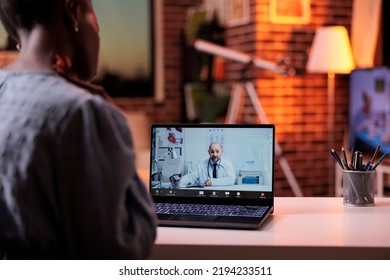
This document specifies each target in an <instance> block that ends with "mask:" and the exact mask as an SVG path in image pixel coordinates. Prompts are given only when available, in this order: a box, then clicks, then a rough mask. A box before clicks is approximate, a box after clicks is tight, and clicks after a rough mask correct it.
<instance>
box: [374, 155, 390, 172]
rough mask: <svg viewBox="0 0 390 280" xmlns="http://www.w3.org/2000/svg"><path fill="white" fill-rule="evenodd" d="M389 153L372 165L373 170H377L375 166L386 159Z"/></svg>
mask: <svg viewBox="0 0 390 280" xmlns="http://www.w3.org/2000/svg"><path fill="white" fill-rule="evenodd" d="M388 155H389V154H388V153H384V154H383V155H382V156H381V158H380V159H379V160H378V161H377V163H375V164H374V166H373V167H372V170H375V168H377V166H378V165H379V164H380V163H381V162H382V160H384V159H385V158H386V157H387V156H388Z"/></svg>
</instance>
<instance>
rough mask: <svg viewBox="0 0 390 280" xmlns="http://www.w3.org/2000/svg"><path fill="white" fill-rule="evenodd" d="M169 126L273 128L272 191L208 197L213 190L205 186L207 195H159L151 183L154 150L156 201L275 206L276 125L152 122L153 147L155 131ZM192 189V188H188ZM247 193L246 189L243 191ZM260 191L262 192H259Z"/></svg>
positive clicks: (151, 191)
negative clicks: (246, 196)
mask: <svg viewBox="0 0 390 280" xmlns="http://www.w3.org/2000/svg"><path fill="white" fill-rule="evenodd" d="M168 127H181V128H205V129H207V128H271V129H272V132H273V141H272V142H273V143H272V155H273V158H272V174H271V175H272V176H271V177H272V178H271V191H270V192H263V193H265V194H266V195H265V196H264V197H258V198H245V195H244V196H243V197H241V198H240V197H229V198H227V197H208V196H207V193H208V192H212V191H213V190H212V189H211V190H207V188H204V189H202V190H204V191H205V194H206V195H205V197H186V196H159V195H155V194H154V192H153V189H152V185H151V173H152V164H153V163H152V160H153V159H152V150H151V152H150V170H149V181H148V182H149V191H150V195H151V197H152V199H153V201H154V202H165V203H203V204H230V205H242V204H245V205H269V206H273V203H274V191H275V190H274V173H275V172H274V170H275V125H273V124H178V123H171V124H152V126H151V131H150V132H151V133H150V135H151V137H150V147H151V149H152V147H153V143H152V142H153V141H154V137H153V131H154V129H156V128H168ZM186 191H191V190H186ZM243 193H245V191H243ZM259 193H260V192H259Z"/></svg>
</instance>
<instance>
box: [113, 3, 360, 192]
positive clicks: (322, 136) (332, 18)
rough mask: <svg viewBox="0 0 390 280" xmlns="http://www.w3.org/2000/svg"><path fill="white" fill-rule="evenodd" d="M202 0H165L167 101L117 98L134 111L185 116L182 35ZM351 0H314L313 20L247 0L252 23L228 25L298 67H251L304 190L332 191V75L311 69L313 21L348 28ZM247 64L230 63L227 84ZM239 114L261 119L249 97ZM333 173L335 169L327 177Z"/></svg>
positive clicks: (342, 95)
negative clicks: (282, 70) (283, 19)
mask: <svg viewBox="0 0 390 280" xmlns="http://www.w3.org/2000/svg"><path fill="white" fill-rule="evenodd" d="M201 2H202V1H201V0H180V1H176V0H164V27H165V28H164V40H165V41H164V55H165V77H164V80H165V101H164V102H163V103H162V104H156V103H155V102H154V100H153V99H152V98H144V99H143V98H134V99H131V100H125V101H123V100H122V101H120V102H118V104H120V106H121V107H123V108H124V109H126V110H131V111H145V112H146V113H147V114H148V115H149V116H150V118H151V120H152V121H154V122H178V121H182V120H183V114H184V112H183V109H182V108H184V106H183V99H182V93H181V74H182V69H181V59H182V53H181V41H180V35H181V32H182V28H183V26H184V23H185V17H186V11H187V8H188V7H189V6H196V5H198V4H200V3H201ZM352 2H353V0H311V20H310V23H309V24H305V25H298V24H272V23H270V21H269V0H250V5H251V9H250V10H251V23H250V24H248V25H244V26H237V27H233V28H229V29H227V31H226V42H227V45H228V47H231V48H234V49H237V50H239V51H242V52H245V53H250V54H255V55H256V56H258V57H259V58H262V59H265V60H268V61H271V62H276V61H277V60H278V57H281V56H288V57H290V58H291V60H292V64H293V66H294V67H295V68H296V69H297V70H298V75H296V76H294V77H286V76H281V75H279V74H276V73H271V72H270V71H265V70H253V71H250V72H249V73H248V74H249V77H250V78H254V84H255V86H256V89H257V93H258V96H259V98H260V100H261V103H262V105H263V107H264V110H265V112H266V115H267V118H268V120H269V122H271V123H274V124H276V132H277V133H276V134H277V139H278V141H279V144H280V145H281V148H282V150H283V152H284V155H285V157H286V159H287V161H288V163H289V165H290V167H291V169H292V171H293V173H294V175H295V177H296V179H297V181H298V183H299V185H300V186H301V188H302V190H303V192H304V194H305V195H306V196H327V195H333V194H334V187H333V185H334V182H333V181H331V180H330V179H329V178H333V174H332V172H333V169H332V168H329V165H328V159H329V157H330V154H329V151H328V146H327V133H328V130H327V79H326V75H320V74H316V75H314V74H306V73H305V71H304V67H305V65H306V60H307V51H308V49H309V47H310V45H311V42H312V40H313V36H314V32H315V29H316V28H317V27H319V26H322V25H344V26H346V28H347V30H350V21H351V20H350V19H351V11H352ZM240 69H242V65H240V64H239V63H234V62H229V63H227V73H228V75H227V77H228V84H230V85H232V84H233V83H234V82H235V81H237V79H238V78H239V76H240V74H239V71H240ZM348 86H349V84H348V75H336V100H335V103H336V112H337V115H336V116H335V126H334V128H333V131H332V132H333V133H334V137H335V148H340V147H341V146H342V140H343V133H344V131H345V130H346V126H347V120H348V98H349V97H348ZM240 121H241V122H244V123H253V122H259V120H258V119H257V118H256V114H255V112H254V109H253V107H252V105H251V103H250V102H249V100H245V106H244V110H243V115H242V118H241V119H240ZM276 163H277V164H276V172H275V182H276V185H275V188H276V195H277V196H289V195H292V192H291V188H290V186H289V184H288V182H287V180H286V179H285V178H286V177H285V175H284V173H283V170H282V169H281V167H280V166H279V164H278V160H277V161H276ZM329 175H330V177H329Z"/></svg>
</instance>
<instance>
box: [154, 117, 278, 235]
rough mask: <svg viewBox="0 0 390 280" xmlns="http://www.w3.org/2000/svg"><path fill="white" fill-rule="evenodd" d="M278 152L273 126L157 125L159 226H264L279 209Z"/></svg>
mask: <svg viewBox="0 0 390 280" xmlns="http://www.w3.org/2000/svg"><path fill="white" fill-rule="evenodd" d="M274 150H275V126H274V125H272V124H253V125H252V124H251V125H247V124H246V125H237V124H235V125H228V124H196V125H194V124H153V125H152V127H151V161H150V162H151V166H150V193H151V196H152V198H153V201H154V206H155V210H156V213H157V216H158V221H159V225H164V226H193V227H217V228H218V227H220V228H246V229H255V228H258V227H260V225H261V224H262V223H263V222H264V221H265V220H266V219H267V218H268V217H269V215H270V214H272V213H273V210H274ZM214 163H216V164H215V167H214ZM214 169H215V170H214Z"/></svg>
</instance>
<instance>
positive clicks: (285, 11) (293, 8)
mask: <svg viewBox="0 0 390 280" xmlns="http://www.w3.org/2000/svg"><path fill="white" fill-rule="evenodd" d="M269 17H270V21H271V22H272V23H282V24H307V23H309V22H310V0H269Z"/></svg>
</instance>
